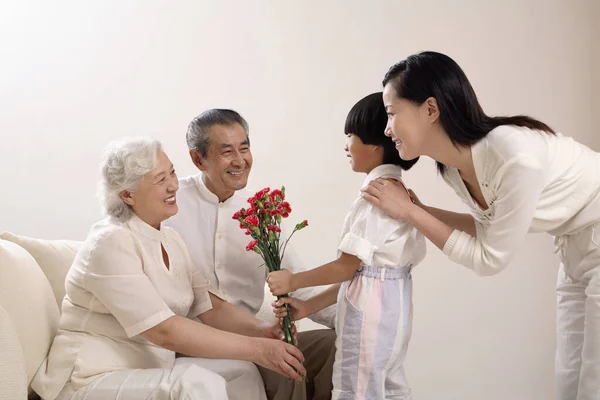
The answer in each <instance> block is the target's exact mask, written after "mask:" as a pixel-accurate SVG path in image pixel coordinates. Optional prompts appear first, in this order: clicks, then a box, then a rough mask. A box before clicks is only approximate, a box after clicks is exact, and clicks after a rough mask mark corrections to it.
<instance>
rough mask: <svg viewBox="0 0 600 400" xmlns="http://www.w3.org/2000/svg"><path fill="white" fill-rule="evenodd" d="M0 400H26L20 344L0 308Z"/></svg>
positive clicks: (23, 361) (23, 359)
mask: <svg viewBox="0 0 600 400" xmlns="http://www.w3.org/2000/svg"><path fill="white" fill-rule="evenodd" d="M0 354H1V355H2V356H1V357H0V399H15V400H26V399H27V373H26V372H25V358H24V357H23V351H22V349H21V342H20V341H19V338H18V337H17V333H16V332H15V329H14V327H13V326H12V323H11V321H10V318H9V317H8V314H7V313H6V311H5V310H4V308H2V306H0Z"/></svg>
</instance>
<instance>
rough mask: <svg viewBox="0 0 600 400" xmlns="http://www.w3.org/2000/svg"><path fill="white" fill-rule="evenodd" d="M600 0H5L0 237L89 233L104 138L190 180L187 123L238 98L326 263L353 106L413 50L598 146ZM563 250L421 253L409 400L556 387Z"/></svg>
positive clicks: (266, 175) (493, 109)
mask: <svg viewBox="0 0 600 400" xmlns="http://www.w3.org/2000/svg"><path fill="white" fill-rule="evenodd" d="M594 3H595V2H594V0H581V1H563V0H552V1H549V0H528V1H524V0H508V1H493V2H492V1H480V0H459V1H454V2H446V1H371V2H362V1H341V0H338V1H328V2H325V1H316V0H312V1H305V2H301V3H298V2H241V1H240V2H236V3H230V2H222V1H219V2H217V1H204V2H196V1H180V2H159V1H144V2H142V1H138V2H126V3H125V2H120V1H115V0H113V1H103V2H79V1H71V2H68V3H67V2H46V1H41V0H37V1H31V2H17V1H14V2H3V3H2V6H0V7H3V9H2V11H1V12H0V48H1V49H2V62H1V63H0V88H1V89H0V138H1V143H2V145H1V146H0V160H1V161H0V162H1V168H0V182H2V185H3V186H2V194H3V195H2V196H1V197H0V210H1V211H0V230H3V229H4V230H10V231H13V232H16V233H19V234H23V235H30V236H37V237H43V238H71V239H83V238H84V237H85V234H86V232H87V230H88V228H89V226H90V224H91V223H92V222H93V221H95V220H96V219H98V218H99V216H100V214H99V207H98V205H97V201H96V199H95V197H94V192H95V179H96V176H97V169H98V163H99V159H100V154H101V151H102V148H103V147H104V146H105V145H106V144H107V142H108V141H109V140H110V139H112V138H116V137H119V136H122V135H132V134H135V135H140V134H143V135H154V136H156V137H158V138H160V139H162V140H163V141H164V143H165V145H166V148H167V151H168V154H169V155H170V156H171V158H172V160H173V161H174V163H175V165H176V167H177V170H178V172H179V173H180V175H181V176H183V175H186V174H189V173H193V172H194V168H193V166H192V164H191V163H190V161H189V160H188V157H187V154H186V148H185V141H184V132H185V128H186V125H187V123H188V121H189V120H190V119H191V118H192V117H193V116H195V115H196V114H198V113H199V112H200V111H202V110H204V109H206V108H209V107H231V108H234V109H237V110H238V111H240V112H241V113H242V114H243V115H244V116H245V117H246V118H247V119H248V121H249V123H250V127H251V134H252V140H253V151H254V154H255V159H256V163H255V168H254V172H253V177H252V180H251V184H252V185H253V186H254V187H256V188H258V187H261V186H263V185H271V186H276V185H280V184H285V185H286V186H287V187H288V193H289V196H290V197H291V200H292V205H293V207H294V214H292V215H293V216H294V218H295V219H297V220H301V219H304V218H308V219H309V220H310V222H311V226H310V229H309V230H308V231H303V232H302V233H300V234H299V235H298V237H297V239H295V242H296V244H297V248H298V250H299V251H300V252H302V253H303V254H304V259H305V260H306V261H307V263H309V264H310V265H317V264H318V263H323V262H326V261H328V260H330V259H331V258H332V257H334V256H335V253H336V251H335V249H336V244H337V240H338V234H339V231H340V228H341V224H342V221H343V218H344V215H345V212H346V210H347V208H348V206H349V205H350V203H351V202H352V200H353V198H354V196H355V195H356V193H357V190H358V187H359V186H360V183H361V181H362V177H361V176H358V175H356V174H353V173H352V172H351V171H350V168H349V166H348V164H347V159H346V158H345V156H344V154H343V151H342V148H343V144H344V138H343V136H342V133H343V132H342V129H343V124H344V119H345V116H346V113H347V112H348V110H349V109H350V107H351V106H352V105H353V104H354V103H355V102H356V101H357V100H358V99H359V98H361V97H362V96H364V95H366V94H367V93H369V92H372V91H376V90H380V82H381V79H382V77H383V74H384V73H385V71H386V70H387V68H388V67H389V66H390V65H391V64H392V63H394V62H396V61H399V60H400V59H402V58H404V57H405V56H407V55H409V54H411V53H413V52H416V51H419V50H424V49H432V50H438V51H442V52H445V53H447V54H449V55H451V56H452V57H453V58H455V59H456V60H457V61H458V62H459V63H460V64H461V65H462V66H463V68H464V69H465V71H466V73H467V74H468V76H469V77H470V78H471V80H472V83H473V85H474V87H475V89H476V91H477V93H478V95H479V97H480V100H481V102H482V104H483V106H484V107H485V109H486V110H487V111H488V112H489V113H491V114H509V113H527V114H531V115H533V116H535V117H538V118H541V119H543V120H545V121H547V122H548V123H550V124H551V125H552V126H554V127H555V128H557V129H559V130H561V131H563V132H564V133H565V134H566V135H571V136H574V137H575V138H577V139H579V140H581V141H583V142H585V143H587V144H589V145H591V146H592V147H594V148H595V149H596V150H600V142H599V139H598V136H599V134H600V133H599V132H598V130H597V128H595V125H592V124H593V123H595V120H596V115H597V114H598V112H599V111H600V104H599V100H598V95H597V93H598V90H599V89H600V81H599V80H598V74H597V73H595V74H593V73H592V72H593V71H594V69H593V68H594V67H593V60H592V58H593V52H591V51H590V49H591V48H592V46H596V50H595V57H596V58H595V62H596V67H595V71H598V70H600V63H599V62H598V57H600V55H599V52H598V38H599V37H600V32H599V31H598V29H599V28H598V26H599V25H600V24H598V21H599V18H598V16H599V15H600V14H598V11H597V6H596V4H594ZM366 4H368V6H367V5H366ZM450 4H451V5H450ZM593 7H596V10H595V11H594V10H593ZM593 12H596V14H593ZM594 15H595V18H593V17H594ZM593 79H595V87H596V90H595V91H594V90H593V85H591V84H590V82H592V81H593ZM594 95H595V97H594ZM590 99H592V101H590ZM406 179H407V181H408V183H409V184H410V185H411V186H412V187H413V188H414V189H415V190H416V192H417V193H418V194H419V196H420V197H421V198H422V200H423V201H424V202H426V203H429V204H431V205H435V206H439V207H447V208H451V209H455V210H464V207H463V206H462V204H461V203H460V202H459V201H458V200H457V199H456V198H455V196H454V194H453V193H452V192H451V191H450V190H449V189H448V188H447V187H446V186H445V185H444V184H443V182H442V180H441V179H440V178H439V177H437V176H436V174H435V171H434V167H433V163H432V162H431V161H430V160H423V161H422V162H420V163H419V165H418V166H417V167H416V168H415V169H414V171H411V172H410V173H408V174H407V178H406ZM552 250H553V246H552V239H551V238H550V237H548V236H531V237H529V238H528V239H527V240H526V241H525V243H524V244H523V247H522V249H520V251H519V252H518V255H517V257H516V259H515V262H514V263H513V265H511V266H510V268H508V269H507V270H506V271H505V272H504V273H502V274H500V275H498V276H496V277H491V278H478V277H476V276H474V275H473V274H472V273H470V272H469V271H467V270H466V269H464V268H462V267H460V266H458V265H454V264H452V263H451V262H449V261H448V260H447V259H446V258H445V257H443V256H442V255H441V253H440V252H439V251H438V250H437V249H435V248H434V247H433V246H431V247H430V248H429V255H428V257H427V259H426V261H425V262H423V263H422V265H420V266H419V267H418V269H417V270H416V271H415V273H414V279H415V296H414V304H415V320H414V332H413V339H412V342H411V346H410V349H409V356H408V361H407V369H408V376H409V379H410V381H411V383H412V385H413V388H414V392H415V398H416V399H460V400H475V399H477V400H479V399H487V400H506V399H511V400H531V399H552V398H553V396H554V395H553V386H554V384H553V364H554V361H553V357H554V356H553V354H554V346H555V338H554V318H555V311H554V302H555V298H554V284H555V274H556V269H557V265H558V261H557V259H556V257H555V256H554V255H553V254H552Z"/></svg>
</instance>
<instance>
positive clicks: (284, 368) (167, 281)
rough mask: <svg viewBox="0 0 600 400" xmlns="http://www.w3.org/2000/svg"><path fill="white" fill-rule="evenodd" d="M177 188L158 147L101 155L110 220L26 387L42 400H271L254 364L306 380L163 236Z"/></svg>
mask: <svg viewBox="0 0 600 400" xmlns="http://www.w3.org/2000/svg"><path fill="white" fill-rule="evenodd" d="M177 189H178V181H177V175H175V170H174V169H173V165H172V164H171V162H170V161H169V158H168V157H167V155H166V154H165V153H164V151H163V150H162V146H161V144H160V142H158V141H156V140H153V139H127V140H124V141H121V142H118V143H115V144H113V145H112V146H109V148H108V149H107V151H106V155H105V159H104V162H103V166H102V179H101V183H100V192H101V198H102V203H103V204H102V205H103V208H104V210H105V212H106V214H108V216H107V217H106V218H105V219H103V220H101V221H100V222H98V223H96V224H95V225H94V226H93V227H92V229H91V231H90V233H89V235H88V237H87V239H86V241H85V244H84V245H83V247H82V249H81V250H80V251H79V253H78V254H77V256H76V258H75V260H74V262H73V265H72V266H71V269H70V270H69V273H68V275H67V278H66V283H65V287H66V296H65V298H64V300H63V303H62V315H61V319H60V325H59V329H58V332H57V334H56V338H55V339H54V342H53V344H52V347H51V349H50V353H49V354H48V357H47V359H46V361H45V362H44V363H43V364H42V366H41V367H40V369H39V371H38V372H37V374H36V376H35V378H34V381H33V382H32V387H33V389H34V390H35V391H36V392H37V393H38V394H39V395H40V396H41V397H42V398H43V399H44V400H51V399H88V400H93V399H102V400H106V399H127V400H132V399H203V400H210V399H228V398H229V399H245V400H254V399H257V400H258V399H264V398H266V396H265V392H264V387H263V382H262V380H261V377H260V374H259V373H258V370H257V369H256V366H255V365H254V364H253V362H254V363H256V364H259V365H261V366H264V367H267V368H270V369H273V370H275V371H277V372H279V373H281V374H284V375H287V376H289V377H290V378H293V379H295V380H300V379H301V376H300V374H305V371H304V368H303V366H302V365H301V362H302V361H303V357H302V354H301V353H300V351H299V350H298V349H296V348H295V347H293V346H291V345H289V344H287V343H284V342H282V341H280V340H278V339H277V338H280V337H281V330H280V328H279V327H278V326H277V325H272V324H268V323H265V322H261V321H259V320H257V319H255V318H254V317H253V316H251V315H249V314H248V313H246V312H244V311H242V310H241V309H238V308H237V307H235V306H234V305H231V304H229V303H227V302H225V301H224V300H222V299H221V298H220V297H219V293H218V292H217V291H215V290H214V289H212V288H211V287H210V285H209V283H208V281H207V280H206V279H205V278H204V277H203V276H202V275H201V274H200V273H199V272H197V268H195V267H194V265H192V261H191V258H190V255H189V253H188V250H187V248H186V246H185V244H184V242H183V240H182V239H181V237H180V236H179V235H178V234H177V233H176V232H175V231H174V230H172V229H170V228H168V227H161V223H162V222H163V221H164V220H166V219H167V218H169V217H171V216H173V215H175V214H176V213H177V201H176V192H177ZM194 317H197V318H198V319H199V320H200V321H201V322H202V323H199V322H197V321H194V320H193V319H191V318H194ZM177 353H180V354H183V355H186V356H189V357H176V354H177Z"/></svg>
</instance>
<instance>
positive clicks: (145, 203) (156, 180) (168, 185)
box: [125, 150, 179, 229]
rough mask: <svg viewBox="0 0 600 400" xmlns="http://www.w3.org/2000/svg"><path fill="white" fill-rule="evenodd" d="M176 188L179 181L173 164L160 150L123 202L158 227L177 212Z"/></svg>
mask: <svg viewBox="0 0 600 400" xmlns="http://www.w3.org/2000/svg"><path fill="white" fill-rule="evenodd" d="M177 189H179V182H178V180H177V174H176V173H175V169H174V168H173V164H172V163H171V160H169V157H167V155H166V153H165V152H164V151H162V150H160V151H159V152H158V155H157V160H156V167H155V168H154V169H153V170H152V171H150V172H148V173H147V174H146V175H144V177H143V178H142V179H141V181H140V183H139V184H138V187H137V189H136V191H135V192H131V193H130V194H129V195H130V196H129V198H127V199H125V202H126V203H127V204H129V205H130V206H131V209H132V210H133V212H134V213H135V214H136V215H137V216H138V217H139V218H140V219H142V220H143V221H144V222H146V223H147V224H148V225H151V226H153V227H155V228H157V229H158V228H159V227H160V224H161V222H163V221H164V220H166V219H168V218H170V217H172V216H173V215H175V214H177V210H178V208H177V201H176V197H175V193H176V192H177Z"/></svg>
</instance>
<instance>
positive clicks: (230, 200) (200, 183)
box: [194, 173, 239, 206]
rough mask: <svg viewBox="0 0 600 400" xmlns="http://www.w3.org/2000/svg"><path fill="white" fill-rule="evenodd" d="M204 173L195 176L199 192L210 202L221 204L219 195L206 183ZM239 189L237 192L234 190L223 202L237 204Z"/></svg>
mask: <svg viewBox="0 0 600 400" xmlns="http://www.w3.org/2000/svg"><path fill="white" fill-rule="evenodd" d="M202 176H203V174H202V173H199V174H198V175H196V176H195V177H194V180H195V181H196V187H197V188H198V192H200V195H201V196H202V197H204V198H205V199H206V200H207V201H209V202H210V203H213V204H215V205H217V204H219V197H218V196H217V195H216V194H214V193H213V192H211V191H210V190H209V189H208V188H207V187H206V185H205V184H204V180H203V179H202ZM238 192H239V190H236V191H235V192H233V195H232V196H231V197H230V198H228V199H227V200H225V201H224V202H223V204H224V205H226V206H228V205H231V204H236V203H237V197H238V196H239V193H238Z"/></svg>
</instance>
